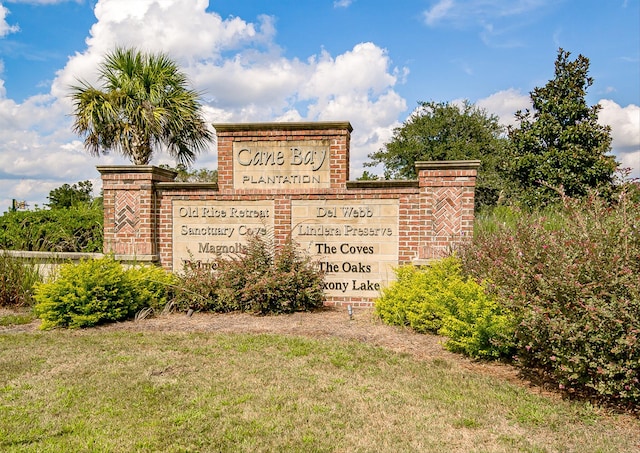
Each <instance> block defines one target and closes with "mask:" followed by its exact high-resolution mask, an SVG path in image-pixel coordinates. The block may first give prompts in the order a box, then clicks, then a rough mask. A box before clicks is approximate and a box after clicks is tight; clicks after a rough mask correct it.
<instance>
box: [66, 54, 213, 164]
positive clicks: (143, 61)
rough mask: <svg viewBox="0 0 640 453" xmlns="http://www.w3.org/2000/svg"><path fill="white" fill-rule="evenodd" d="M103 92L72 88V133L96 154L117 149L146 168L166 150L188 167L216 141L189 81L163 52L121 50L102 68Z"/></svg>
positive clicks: (93, 89) (110, 57)
mask: <svg viewBox="0 0 640 453" xmlns="http://www.w3.org/2000/svg"><path fill="white" fill-rule="evenodd" d="M99 81H100V82H101V84H102V86H101V88H95V87H93V86H91V85H89V84H88V83H86V82H80V85H79V86H73V87H71V89H72V94H71V98H72V99H73V103H74V116H75V121H74V124H73V130H74V132H76V133H77V134H78V135H80V136H82V137H84V146H85V148H86V149H87V150H88V151H89V152H90V153H91V154H92V155H95V156H99V155H100V154H101V153H102V154H106V153H107V152H108V151H110V150H113V151H115V152H118V153H120V154H122V155H123V156H125V157H127V158H129V159H130V160H131V161H132V162H133V163H134V164H135V165H147V164H149V162H150V161H151V158H152V157H153V153H154V151H155V150H156V149H157V148H159V147H163V146H164V147H165V148H166V150H167V151H168V153H169V155H171V156H172V157H173V158H175V159H176V161H177V162H178V163H181V164H186V165H189V164H191V163H192V162H193V161H194V160H195V156H196V154H198V153H199V152H200V151H202V150H204V149H205V148H206V146H207V144H208V142H209V141H210V140H211V139H212V134H211V132H210V131H209V129H207V126H206V123H205V122H204V120H203V118H202V116H201V112H200V103H199V102H198V93H197V92H195V91H193V90H191V89H189V88H188V86H187V77H186V76H185V75H184V74H183V73H182V72H181V71H180V70H179V68H178V66H177V65H176V64H175V63H174V62H173V61H172V60H171V59H170V58H169V57H167V56H166V55H164V54H150V53H142V52H139V51H137V50H136V49H123V48H117V49H116V50H115V51H113V52H112V53H110V54H108V55H106V57H105V60H104V61H103V63H102V64H101V65H100V72H99Z"/></svg>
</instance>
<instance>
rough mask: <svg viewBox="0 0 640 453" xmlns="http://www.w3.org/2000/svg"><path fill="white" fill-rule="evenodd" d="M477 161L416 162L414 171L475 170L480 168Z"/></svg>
mask: <svg viewBox="0 0 640 453" xmlns="http://www.w3.org/2000/svg"><path fill="white" fill-rule="evenodd" d="M480 164H481V162H480V161H479V160H433V161H423V162H416V164H415V165H416V170H417V171H420V170H475V169H478V168H480Z"/></svg>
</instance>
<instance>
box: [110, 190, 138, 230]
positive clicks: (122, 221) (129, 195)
mask: <svg viewBox="0 0 640 453" xmlns="http://www.w3.org/2000/svg"><path fill="white" fill-rule="evenodd" d="M137 195H138V194H137V193H133V192H123V191H118V192H116V199H115V212H116V218H115V225H114V230H115V233H116V234H117V235H119V236H123V235H124V236H130V235H133V234H135V231H136V228H137V227H138V220H139V219H138V211H139V209H140V207H139V205H140V203H139V199H138V196H137Z"/></svg>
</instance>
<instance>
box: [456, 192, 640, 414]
mask: <svg viewBox="0 0 640 453" xmlns="http://www.w3.org/2000/svg"><path fill="white" fill-rule="evenodd" d="M558 216H560V217H562V222H558V221H557V219H554V221H553V222H552V223H551V224H550V223H549V221H548V218H547V217H546V216H545V215H542V214H541V213H539V212H533V213H527V212H521V213H520V214H519V218H518V219H517V220H516V222H514V224H513V226H512V227H511V226H509V225H501V226H499V227H498V228H496V229H495V231H494V232H492V233H491V234H477V235H476V236H475V238H474V241H473V243H472V244H469V245H468V247H466V248H464V249H462V250H461V252H460V253H461V258H462V261H463V264H464V268H465V270H466V272H468V273H470V274H472V275H474V276H475V277H476V278H478V279H483V280H488V281H491V282H492V284H491V286H490V292H491V294H494V295H495V296H496V297H498V299H499V301H500V302H501V303H502V304H504V305H505V306H506V307H507V308H508V309H509V310H510V311H511V312H512V313H513V314H514V316H515V317H516V319H517V321H518V324H517V329H516V338H517V349H518V351H517V356H518V362H519V363H520V364H521V365H522V366H524V367H527V368H536V369H542V370H544V371H545V372H546V373H548V375H549V376H551V377H553V378H554V379H555V380H556V382H557V383H558V385H559V386H560V387H562V388H566V389H570V390H574V391H585V390H586V391H591V392H595V394H597V395H599V396H601V397H604V398H607V399H608V400H610V401H616V402H624V403H635V404H637V403H639V402H640V380H639V379H640V277H639V276H640V204H638V202H637V201H636V202H633V201H630V200H629V199H628V198H626V197H625V195H624V194H622V195H621V198H620V200H619V201H618V202H617V203H616V204H614V205H609V204H607V203H605V202H603V201H602V200H601V199H599V198H597V197H591V198H590V199H586V200H582V201H575V200H568V199H567V200H565V204H564V205H563V206H560V207H558V208H557V212H556V217H558ZM558 224H561V225H562V227H561V228H560V227H557V226H555V227H554V225H558Z"/></svg>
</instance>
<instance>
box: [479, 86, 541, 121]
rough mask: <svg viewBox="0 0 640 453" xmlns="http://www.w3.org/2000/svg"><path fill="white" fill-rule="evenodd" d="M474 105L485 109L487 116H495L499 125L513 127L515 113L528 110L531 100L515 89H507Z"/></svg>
mask: <svg viewBox="0 0 640 453" xmlns="http://www.w3.org/2000/svg"><path fill="white" fill-rule="evenodd" d="M476 105H477V106H478V107H481V108H483V109H485V110H486V111H487V112H488V113H489V114H494V115H497V116H498V117H499V118H500V123H501V124H503V125H505V126H513V125H515V124H516V119H515V113H516V112H517V111H518V110H523V111H524V110H525V109H530V108H531V99H530V97H529V95H528V94H522V93H521V92H520V91H518V90H516V89H513V88H509V89H508V90H504V91H498V92H497V93H494V94H492V95H491V96H488V97H486V98H483V99H479V100H478V101H477V102H476Z"/></svg>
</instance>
